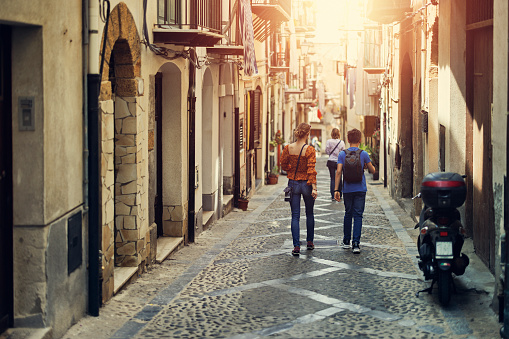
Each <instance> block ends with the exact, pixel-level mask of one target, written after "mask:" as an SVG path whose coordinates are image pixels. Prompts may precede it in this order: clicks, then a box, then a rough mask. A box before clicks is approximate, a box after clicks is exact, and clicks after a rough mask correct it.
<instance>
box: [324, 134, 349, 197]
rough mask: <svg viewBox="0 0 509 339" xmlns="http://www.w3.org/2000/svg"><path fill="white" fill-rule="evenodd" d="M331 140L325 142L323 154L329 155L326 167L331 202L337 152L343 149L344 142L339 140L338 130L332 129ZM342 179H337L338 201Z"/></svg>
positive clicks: (336, 165)
mask: <svg viewBox="0 0 509 339" xmlns="http://www.w3.org/2000/svg"><path fill="white" fill-rule="evenodd" d="M331 137H332V139H329V140H327V144H326V146H325V153H327V154H328V155H329V160H327V167H328V168H329V173H330V194H331V200H334V201H335V199H334V180H335V177H336V169H337V167H338V155H339V152H341V151H342V150H344V149H345V142H344V141H343V140H340V139H339V129H337V128H333V129H332V133H331ZM342 187H343V185H342V179H341V178H340V179H339V197H340V198H339V199H340V200H341V195H342V194H341V192H342Z"/></svg>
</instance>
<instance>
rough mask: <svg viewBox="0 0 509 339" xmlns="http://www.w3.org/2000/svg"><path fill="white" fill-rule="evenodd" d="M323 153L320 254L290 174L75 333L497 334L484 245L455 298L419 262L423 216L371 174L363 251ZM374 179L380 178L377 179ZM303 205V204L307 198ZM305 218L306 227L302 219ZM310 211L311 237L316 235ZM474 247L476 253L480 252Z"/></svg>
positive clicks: (318, 209)
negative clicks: (346, 236)
mask: <svg viewBox="0 0 509 339" xmlns="http://www.w3.org/2000/svg"><path fill="white" fill-rule="evenodd" d="M325 162H326V157H321V158H319V159H318V162H317V166H316V167H317V170H318V191H319V197H318V199H317V200H316V203H315V209H314V211H315V221H316V225H315V246H316V248H315V249H314V250H313V251H306V250H305V249H304V250H303V251H302V252H301V255H300V256H299V257H293V256H292V255H291V253H290V252H291V249H292V242H291V234H290V209H289V206H288V203H286V202H284V200H283V194H282V191H283V188H284V186H285V185H286V177H284V176H280V178H279V183H278V184H277V185H267V186H264V187H262V188H261V189H260V190H259V191H257V193H256V195H255V196H253V197H252V198H251V200H250V202H249V208H248V211H245V212H244V211H241V210H237V209H236V210H234V211H233V212H231V213H229V214H228V215H227V216H226V217H225V218H223V219H220V220H218V221H216V222H215V223H213V224H212V225H211V226H210V227H209V228H208V229H207V230H206V231H204V232H203V233H202V234H200V236H199V237H198V238H197V239H196V241H195V243H192V244H190V245H189V246H186V247H184V248H182V249H181V250H179V251H177V252H175V253H173V254H172V255H171V256H170V257H169V258H168V259H167V260H165V261H164V262H163V263H162V264H161V265H153V266H150V268H149V271H148V272H147V273H146V274H143V275H141V276H140V277H139V278H138V279H137V280H136V281H135V282H133V283H131V284H130V285H128V286H127V287H126V288H125V289H124V290H122V291H121V292H120V293H118V294H117V295H115V296H114V297H113V298H112V299H111V300H109V301H108V302H107V303H106V304H105V305H104V306H103V307H102V308H101V312H100V315H99V317H91V316H87V317H85V318H83V319H81V320H80V321H79V322H78V323H77V324H75V325H74V326H73V327H71V328H70V329H69V331H68V332H67V333H66V334H65V335H64V338H96V339H98V338H263V337H271V338H325V337H328V338H367V337H369V338H497V337H499V329H500V326H501V324H500V323H498V318H497V316H496V315H495V313H494V312H493V311H492V309H491V308H490V303H491V300H492V297H493V286H494V282H493V276H492V275H491V274H490V273H489V271H488V270H487V269H486V267H485V266H484V265H483V264H482V263H481V261H480V259H478V258H477V256H476V255H475V254H474V253H471V252H473V250H472V248H473V246H472V244H471V240H470V239H469V240H467V241H466V243H465V246H464V251H465V252H467V253H468V255H469V256H470V258H471V265H470V266H469V267H468V268H467V272H466V274H465V275H464V276H461V277H457V278H455V285H456V289H457V292H456V293H455V294H454V295H453V297H452V300H451V303H450V306H449V307H447V308H443V307H441V306H440V305H439V303H438V298H437V296H436V290H435V291H434V293H433V294H431V295H429V294H427V293H421V294H420V296H419V297H416V296H415V294H416V292H417V291H419V290H421V289H423V288H425V287H427V286H428V285H427V283H425V282H424V281H423V277H422V274H421V272H420V271H419V270H418V268H417V259H416V257H415V256H416V254H417V251H416V246H415V241H414V239H415V238H416V236H417V231H415V230H414V228H413V226H414V221H413V220H412V219H411V218H410V217H409V214H408V213H407V212H405V210H403V209H402V208H401V207H400V205H399V204H398V203H397V202H395V201H394V200H393V199H392V198H390V196H389V194H388V192H387V190H386V189H384V187H383V185H382V184H380V183H378V182H374V181H371V180H369V183H368V193H367V199H366V210H365V214H364V222H363V224H364V226H363V233H362V239H361V250H362V252H361V254H360V255H354V254H353V253H352V252H351V250H346V249H343V248H341V247H340V246H338V239H341V235H342V219H343V218H342V217H343V213H344V205H343V202H340V203H338V202H334V201H331V199H330V195H329V193H328V187H329V175H328V170H327V168H326V166H325ZM369 179H371V178H370V177H369ZM302 208H304V206H303V203H302ZM303 225H304V227H303ZM305 232H306V230H305V215H304V214H302V216H301V241H303V240H305ZM469 251H470V252H469Z"/></svg>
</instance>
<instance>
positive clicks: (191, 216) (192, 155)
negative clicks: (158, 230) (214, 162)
mask: <svg viewBox="0 0 509 339" xmlns="http://www.w3.org/2000/svg"><path fill="white" fill-rule="evenodd" d="M189 52H190V57H191V61H190V62H189V90H188V93H187V114H188V119H189V156H188V158H189V159H188V161H189V186H188V196H189V206H188V211H189V212H188V218H187V219H188V226H187V231H188V236H189V241H190V242H194V235H195V231H194V229H195V224H194V223H195V219H196V217H195V216H196V211H195V191H196V177H195V176H196V170H195V166H196V131H195V129H196V126H195V124H196V95H195V86H196V84H195V80H196V76H195V73H196V69H195V66H194V63H193V62H192V60H197V56H196V51H195V50H194V49H190V51H189Z"/></svg>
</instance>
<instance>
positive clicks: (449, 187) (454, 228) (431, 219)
mask: <svg viewBox="0 0 509 339" xmlns="http://www.w3.org/2000/svg"><path fill="white" fill-rule="evenodd" d="M463 178H464V177H463V176H461V175H460V174H457V173H451V172H437V173H430V174H428V175H426V176H425V177H424V179H423V180H422V184H421V192H420V193H419V194H418V195H417V196H415V197H414V198H413V199H415V198H422V200H423V202H424V207H423V209H422V212H421V215H420V218H419V223H418V224H417V225H415V228H419V231H420V232H419V237H418V239H417V249H418V250H419V257H418V258H419V259H420V260H419V268H420V269H421V271H422V272H423V273H424V279H425V280H429V279H433V280H432V282H431V286H430V287H429V288H426V289H424V290H422V291H419V292H417V294H416V295H417V296H419V293H420V292H428V293H430V294H431V291H432V289H433V285H434V284H435V283H437V284H438V299H439V301H440V303H441V304H442V305H443V306H447V305H448V304H449V301H450V300H451V293H452V291H453V290H454V282H453V277H452V274H453V273H454V274H455V275H457V276H458V275H462V274H463V273H465V269H466V267H467V266H468V264H469V259H468V257H467V256H466V255H465V254H462V253H461V248H462V246H463V242H464V234H465V229H464V228H463V225H462V224H461V218H460V213H459V211H458V210H457V208H458V207H460V206H461V205H463V203H464V202H465V198H466V191H467V190H466V185H465V181H464V179H463Z"/></svg>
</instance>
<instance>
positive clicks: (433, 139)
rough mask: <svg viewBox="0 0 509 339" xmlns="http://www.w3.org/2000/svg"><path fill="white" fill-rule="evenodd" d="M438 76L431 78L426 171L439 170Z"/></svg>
mask: <svg viewBox="0 0 509 339" xmlns="http://www.w3.org/2000/svg"><path fill="white" fill-rule="evenodd" d="M438 114H439V113H438V78H433V79H430V80H429V111H428V134H427V135H426V137H427V144H426V149H427V154H426V158H425V161H424V173H425V174H427V173H432V172H439V170H440V169H439V167H438V162H439V157H440V154H439V152H440V145H439V142H438V138H439V130H440V129H439V124H438Z"/></svg>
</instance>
